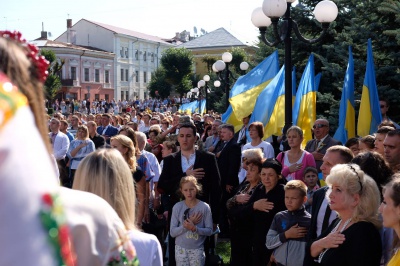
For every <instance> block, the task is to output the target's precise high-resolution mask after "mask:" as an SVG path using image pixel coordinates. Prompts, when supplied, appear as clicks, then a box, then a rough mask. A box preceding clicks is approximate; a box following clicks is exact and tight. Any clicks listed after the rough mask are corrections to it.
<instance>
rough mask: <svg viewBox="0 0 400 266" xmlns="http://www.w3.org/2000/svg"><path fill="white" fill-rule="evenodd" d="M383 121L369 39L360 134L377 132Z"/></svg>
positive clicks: (359, 113) (358, 127) (359, 121)
mask: <svg viewBox="0 0 400 266" xmlns="http://www.w3.org/2000/svg"><path fill="white" fill-rule="evenodd" d="M381 122H382V114H381V109H380V106H379V97H378V87H377V86H376V80H375V70H374V57H373V54H372V43H371V39H368V49H367V69H366V71H365V78H364V85H363V89H362V95H361V104H360V111H359V112H358V123H357V133H358V135H359V136H362V137H363V136H366V135H371V134H373V133H375V132H376V130H377V129H378V125H379V124H380V123H381Z"/></svg>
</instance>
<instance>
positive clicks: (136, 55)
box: [135, 50, 139, 60]
mask: <svg viewBox="0 0 400 266" xmlns="http://www.w3.org/2000/svg"><path fill="white" fill-rule="evenodd" d="M135 59H136V60H139V50H136V52H135Z"/></svg>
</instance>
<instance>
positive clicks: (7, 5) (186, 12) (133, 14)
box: [0, 0, 262, 44]
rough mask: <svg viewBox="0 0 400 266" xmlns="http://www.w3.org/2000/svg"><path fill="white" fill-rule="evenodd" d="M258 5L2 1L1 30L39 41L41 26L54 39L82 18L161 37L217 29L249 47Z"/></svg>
mask: <svg viewBox="0 0 400 266" xmlns="http://www.w3.org/2000/svg"><path fill="white" fill-rule="evenodd" d="M261 5H262V0H240V1H239V0H230V1H229V0H201V1H198V0H197V1H195V0H141V1H138V0H132V1H109V0H107V1H106V0H96V1H93V0H80V1H78V0H69V1H59V0H55V1H54V0H53V1H49V0H36V1H28V0H13V1H11V0H4V1H3V3H2V4H1V9H0V29H8V30H19V31H21V32H22V34H23V36H24V37H25V38H26V39H28V40H32V39H35V38H38V37H40V31H41V30H42V22H43V23H44V29H45V31H48V32H51V34H52V37H50V38H49V39H54V38H56V37H58V36H59V35H60V34H61V33H63V32H64V31H65V30H66V19H67V18H71V19H72V23H73V24H75V23H76V22H77V21H78V20H80V19H82V18H85V19H88V20H93V21H97V22H102V23H105V24H109V25H114V26H118V27H122V28H127V29H131V30H134V31H138V32H142V33H146V34H150V35H155V36H159V37H163V38H171V37H173V36H175V32H181V31H183V30H187V31H190V32H191V33H192V34H193V27H196V28H197V29H198V33H200V29H204V30H206V31H207V32H210V31H213V30H215V29H218V28H220V27H224V28H225V29H227V30H229V31H230V32H231V33H232V34H233V35H234V36H236V37H237V38H239V39H240V40H242V41H244V42H249V44H251V43H252V42H253V41H255V40H256V38H257V35H258V29H257V28H255V27H254V26H253V24H252V23H251V20H250V17H251V13H252V11H253V10H254V9H255V8H256V7H258V6H261Z"/></svg>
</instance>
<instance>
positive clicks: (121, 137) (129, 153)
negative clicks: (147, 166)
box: [110, 135, 137, 172]
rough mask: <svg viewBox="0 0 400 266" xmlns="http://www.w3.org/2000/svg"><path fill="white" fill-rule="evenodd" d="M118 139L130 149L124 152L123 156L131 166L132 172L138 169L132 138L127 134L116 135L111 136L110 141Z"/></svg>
mask: <svg viewBox="0 0 400 266" xmlns="http://www.w3.org/2000/svg"><path fill="white" fill-rule="evenodd" d="M113 140H116V141H118V142H119V143H120V144H121V145H122V146H124V147H125V148H127V149H128V151H127V152H126V153H125V154H123V155H122V156H123V157H124V159H125V161H126V162H127V164H128V166H129V168H130V169H131V171H132V172H135V171H136V166H137V162H136V157H135V146H133V142H132V140H131V139H130V138H129V137H127V136H125V135H116V136H114V137H112V138H111V140H110V141H113Z"/></svg>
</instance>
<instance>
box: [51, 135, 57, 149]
mask: <svg viewBox="0 0 400 266" xmlns="http://www.w3.org/2000/svg"><path fill="white" fill-rule="evenodd" d="M56 136H57V133H51V143H52V144H53V146H54V142H55V140H56Z"/></svg>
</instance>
